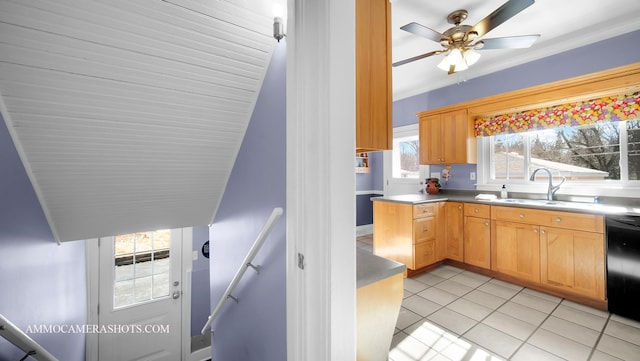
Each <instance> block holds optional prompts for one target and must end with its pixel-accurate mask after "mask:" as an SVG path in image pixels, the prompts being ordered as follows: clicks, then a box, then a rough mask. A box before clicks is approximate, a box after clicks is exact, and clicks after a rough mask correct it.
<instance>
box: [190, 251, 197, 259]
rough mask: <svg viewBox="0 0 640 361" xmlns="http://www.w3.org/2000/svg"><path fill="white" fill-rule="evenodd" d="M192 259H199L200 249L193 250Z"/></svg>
mask: <svg viewBox="0 0 640 361" xmlns="http://www.w3.org/2000/svg"><path fill="white" fill-rule="evenodd" d="M191 260H192V261H197V260H198V251H193V253H192V254H191Z"/></svg>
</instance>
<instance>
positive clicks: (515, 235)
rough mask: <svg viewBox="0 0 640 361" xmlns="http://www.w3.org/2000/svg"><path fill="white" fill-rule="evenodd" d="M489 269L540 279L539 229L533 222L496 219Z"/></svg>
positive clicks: (532, 279) (514, 275) (522, 277)
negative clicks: (523, 222) (525, 222)
mask: <svg viewBox="0 0 640 361" xmlns="http://www.w3.org/2000/svg"><path fill="white" fill-rule="evenodd" d="M493 237H494V242H493V244H492V249H493V250H494V259H493V263H492V269H493V270H494V271H498V272H501V273H504V274H508V275H511V276H513V277H517V278H520V279H523V280H527V281H532V282H540V230H539V227H538V226H536V225H531V224H522V223H513V222H504V221H496V222H495V228H494V234H493Z"/></svg>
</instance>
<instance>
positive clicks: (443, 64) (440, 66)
mask: <svg viewBox="0 0 640 361" xmlns="http://www.w3.org/2000/svg"><path fill="white" fill-rule="evenodd" d="M449 65H450V64H449V61H448V59H447V56H445V57H444V58H442V60H441V61H440V63H438V69H442V70H443V71H449Z"/></svg>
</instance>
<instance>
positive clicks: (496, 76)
mask: <svg viewBox="0 0 640 361" xmlns="http://www.w3.org/2000/svg"><path fill="white" fill-rule="evenodd" d="M639 37H640V31H634V32H631V33H628V34H624V35H621V36H618V37H615V38H612V39H609V40H605V41H601V42H597V43H594V44H591V45H587V46H583V47H580V48H576V49H573V50H569V51H566V52H564V53H560V54H557V55H553V56H549V57H546V58H542V59H539V60H536V61H532V62H530V63H526V64H522V65H518V66H515V67H512V68H509V69H505V70H503V71H499V72H496V73H492V74H488V75H485V76H481V77H478V78H475V79H471V80H468V81H465V82H462V83H460V84H456V85H451V86H447V87H444V88H440V89H436V90H433V91H430V92H426V93H423V94H418V95H415V96H412V97H409V98H405V99H401V100H398V101H395V102H393V126H394V127H399V126H404V125H410V124H416V123H417V122H418V118H417V117H416V114H417V113H419V112H422V111H425V110H429V109H436V108H440V107H443V106H447V105H451V104H456V103H460V102H464V101H469V100H473V99H478V98H483V97H486V96H490V95H495V94H501V93H505V92H509V91H513V90H518V89H523V88H527V87H531V86H535V85H540V84H545V83H550V82H554V81H559V80H562V79H567V78H572V77H576V76H580V75H585V74H589V73H593V72H597V71H601V70H606V69H610V68H615V67H618V66H622V65H628V64H633V63H636V62H639V61H640V46H630V44H637V43H638V38H639ZM523 51H524V50H523ZM480 61H482V60H480ZM441 169H442V167H437V166H432V167H431V171H432V172H439V171H440V170H441ZM451 171H452V174H453V175H454V177H453V178H452V179H451V181H450V184H449V185H446V187H448V188H449V189H475V185H474V182H475V181H471V180H469V172H471V171H475V165H452V166H451ZM457 174H460V175H462V177H457V176H456V175H457ZM380 177H381V178H380V182H381V181H382V176H380ZM374 182H375V181H374Z"/></svg>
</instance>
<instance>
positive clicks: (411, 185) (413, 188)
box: [383, 123, 429, 195]
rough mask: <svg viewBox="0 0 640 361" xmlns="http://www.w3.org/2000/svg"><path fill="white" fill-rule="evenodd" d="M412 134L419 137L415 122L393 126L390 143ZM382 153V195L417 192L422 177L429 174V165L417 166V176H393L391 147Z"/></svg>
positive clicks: (420, 185) (420, 186) (422, 179)
mask: <svg viewBox="0 0 640 361" xmlns="http://www.w3.org/2000/svg"><path fill="white" fill-rule="evenodd" d="M414 136H415V137H416V139H418V140H419V139H420V138H419V125H418V124H417V123H416V124H410V125H404V126H400V127H395V128H393V135H392V141H391V144H395V143H396V141H397V139H401V138H407V137H414ZM383 154H384V155H383V173H384V195H392V194H406V193H419V191H420V189H422V184H423V183H424V179H425V178H427V174H429V166H427V165H423V164H420V165H419V166H418V178H395V177H393V158H394V157H393V149H392V150H386V151H384V153H383ZM418 156H419V155H418Z"/></svg>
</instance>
